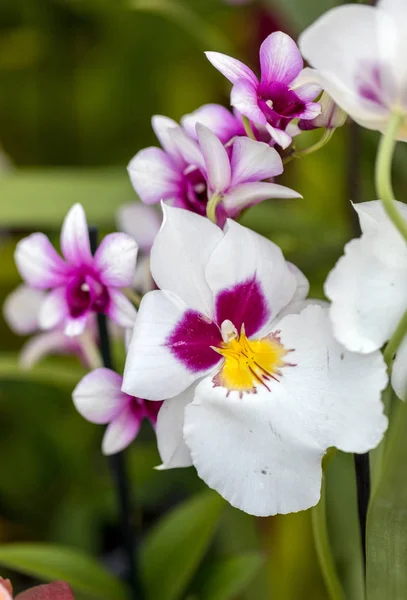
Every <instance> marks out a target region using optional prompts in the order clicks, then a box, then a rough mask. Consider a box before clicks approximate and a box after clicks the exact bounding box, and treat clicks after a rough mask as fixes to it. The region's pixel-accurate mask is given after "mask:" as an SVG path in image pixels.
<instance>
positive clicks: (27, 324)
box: [3, 285, 46, 335]
mask: <svg viewBox="0 0 407 600" xmlns="http://www.w3.org/2000/svg"><path fill="white" fill-rule="evenodd" d="M45 295H46V294H45V292H43V291H42V290H36V289H32V288H30V287H28V286H26V285H19V286H18V287H17V288H16V289H15V290H14V291H13V292H11V294H10V295H9V296H7V298H6V300H5V302H4V304H3V315H4V319H5V321H6V323H7V324H8V326H9V327H10V329H12V330H13V331H14V332H15V333H18V334H19V335H27V334H29V333H33V332H34V331H36V330H37V329H38V328H39V324H38V315H39V311H40V308H41V305H42V303H43V301H44V298H45Z"/></svg>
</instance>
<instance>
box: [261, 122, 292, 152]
mask: <svg viewBox="0 0 407 600" xmlns="http://www.w3.org/2000/svg"><path fill="white" fill-rule="evenodd" d="M266 128H267V131H268V132H269V134H270V135H271V137H272V139H273V140H274V141H275V143H276V144H278V145H279V146H281V148H282V149H283V150H285V149H286V148H288V146H289V145H290V144H291V142H292V138H291V136H290V135H289V134H288V133H287V132H286V131H282V130H281V129H277V127H272V125H270V123H267V125H266Z"/></svg>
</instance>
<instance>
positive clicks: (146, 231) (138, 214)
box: [117, 202, 161, 253]
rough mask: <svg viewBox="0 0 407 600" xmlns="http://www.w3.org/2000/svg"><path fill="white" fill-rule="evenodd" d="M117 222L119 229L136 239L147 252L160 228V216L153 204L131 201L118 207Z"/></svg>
mask: <svg viewBox="0 0 407 600" xmlns="http://www.w3.org/2000/svg"><path fill="white" fill-rule="evenodd" d="M117 223H118V226H119V229H120V230H121V231H124V233H127V234H128V235H131V237H133V238H134V239H135V240H136V242H137V244H138V246H139V248H140V250H141V251H142V252H144V253H148V252H150V250H151V246H152V245H153V242H154V239H155V236H156V235H157V233H158V232H159V230H160V225H161V218H160V215H159V214H158V212H157V210H156V209H155V208H154V207H153V206H147V205H145V204H141V203H137V202H131V203H130V204H124V205H123V206H121V207H120V208H119V211H118V213H117Z"/></svg>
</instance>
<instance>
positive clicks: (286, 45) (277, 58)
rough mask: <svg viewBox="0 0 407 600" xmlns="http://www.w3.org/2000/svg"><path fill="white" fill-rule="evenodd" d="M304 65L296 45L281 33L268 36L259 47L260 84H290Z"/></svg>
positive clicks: (276, 32) (277, 32)
mask: <svg viewBox="0 0 407 600" xmlns="http://www.w3.org/2000/svg"><path fill="white" fill-rule="evenodd" d="M303 65H304V63H303V60H302V56H301V53H300V51H299V50H298V47H297V44H296V43H295V42H294V40H293V39H291V38H290V36H289V35H287V34H286V33H283V32H282V31H275V32H274V33H272V34H270V35H269V36H268V37H267V38H266V39H265V40H264V42H263V43H262V45H261V46H260V67H261V84H262V85H264V86H267V85H270V84H271V83H273V82H276V81H278V82H280V83H285V84H286V85H288V84H290V83H291V82H292V81H293V79H295V77H297V75H298V73H299V72H300V71H301V69H302V67H303Z"/></svg>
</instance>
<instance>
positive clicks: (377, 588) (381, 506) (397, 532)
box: [367, 401, 407, 600]
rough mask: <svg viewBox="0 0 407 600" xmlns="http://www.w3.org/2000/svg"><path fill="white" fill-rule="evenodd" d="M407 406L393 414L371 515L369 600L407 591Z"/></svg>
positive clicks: (396, 597) (399, 597)
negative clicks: (406, 466)
mask: <svg viewBox="0 0 407 600" xmlns="http://www.w3.org/2000/svg"><path fill="white" fill-rule="evenodd" d="M406 431H407V404H406V403H404V402H400V401H397V406H396V407H395V408H394V411H392V417H391V427H390V430H389V432H388V438H387V441H386V449H385V455H384V460H383V469H382V476H381V478H380V480H379V481H378V484H377V486H376V488H375V492H374V494H373V496H372V500H371V503H370V507H369V512H368V521H367V599H368V600H383V599H384V598H389V599H390V598H391V600H404V598H405V597H406V590H407V569H406V564H407V477H406V472H405V465H406V464H407V436H406Z"/></svg>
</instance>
